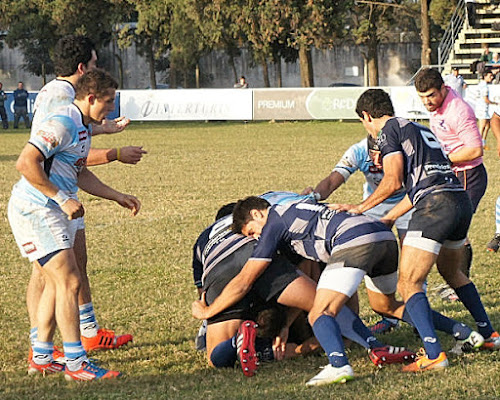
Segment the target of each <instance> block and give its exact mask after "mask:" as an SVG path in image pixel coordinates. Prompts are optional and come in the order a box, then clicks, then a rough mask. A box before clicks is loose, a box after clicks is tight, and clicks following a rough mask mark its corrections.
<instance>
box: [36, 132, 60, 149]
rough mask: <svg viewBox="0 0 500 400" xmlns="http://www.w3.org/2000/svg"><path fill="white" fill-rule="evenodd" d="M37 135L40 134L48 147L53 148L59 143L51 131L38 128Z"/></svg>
mask: <svg viewBox="0 0 500 400" xmlns="http://www.w3.org/2000/svg"><path fill="white" fill-rule="evenodd" d="M37 136H40V137H41V138H42V140H43V141H44V142H45V143H46V144H47V147H48V148H49V149H54V148H56V147H57V146H58V145H59V141H58V140H57V138H56V135H54V134H53V133H51V132H45V131H42V130H40V131H38V132H37Z"/></svg>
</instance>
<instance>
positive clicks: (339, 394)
mask: <svg viewBox="0 0 500 400" xmlns="http://www.w3.org/2000/svg"><path fill="white" fill-rule="evenodd" d="M362 137H364V132H363V130H362V126H361V124H359V123H340V122H300V123H273V124H271V123H248V124H243V123H222V122H221V123H199V124H198V123H197V124H195V123H161V124H160V123H158V124H153V123H149V124H148V123H144V124H140V123H134V124H132V126H131V127H130V128H129V129H127V131H126V132H124V133H122V134H120V135H114V136H101V137H96V138H95V140H94V143H93V144H94V146H95V147H116V146H119V145H126V144H135V145H144V147H145V149H146V150H147V151H148V152H149V154H147V155H146V156H145V158H144V159H143V161H141V162H140V163H139V164H138V165H136V166H127V165H123V164H117V163H112V164H110V165H108V166H99V167H94V168H93V171H94V172H95V173H96V174H97V175H98V176H99V177H100V178H101V179H102V180H103V181H104V182H106V183H109V184H110V185H111V186H113V187H115V188H117V189H118V190H121V191H124V192H128V193H132V194H135V195H137V197H139V198H140V199H141V201H142V207H143V208H142V210H141V212H140V213H139V215H137V216H136V217H134V218H132V217H130V216H129V214H128V212H127V211H125V210H123V209H121V208H120V207H119V206H118V205H116V204H114V203H111V202H109V201H105V200H101V199H97V198H95V197H92V196H89V195H86V194H82V195H81V200H82V201H83V203H84V205H85V208H86V226H87V230H86V232H87V241H88V249H89V267H88V269H89V275H90V280H91V284H92V289H93V300H94V304H95V306H96V313H97V318H98V320H99V322H100V324H101V326H103V327H106V328H111V329H115V330H116V331H118V332H119V333H120V332H124V333H125V332H130V333H133V334H134V338H135V341H134V344H133V345H132V346H129V347H127V348H124V349H120V350H114V351H108V352H101V353H94V354H92V356H93V357H95V358H97V359H98V360H100V361H101V363H102V365H103V366H105V367H110V368H114V369H118V370H120V371H122V372H123V373H124V377H123V379H120V380H117V381H109V382H96V383H84V384H78V383H67V382H66V381H65V380H64V378H63V377H62V376H49V377H47V378H42V377H31V376H28V375H27V373H26V370H27V368H26V366H27V364H26V359H27V354H28V343H29V340H28V332H29V324H28V318H27V312H26V307H25V299H24V298H25V289H26V285H27V282H28V278H29V274H30V266H29V263H28V261H27V260H26V259H22V258H21V257H20V255H19V251H18V249H17V247H16V245H15V243H14V239H13V237H12V234H11V231H10V227H9V224H8V221H7V215H6V207H7V202H8V200H9V197H10V190H11V187H12V185H13V184H14V183H15V182H16V181H17V180H18V179H19V175H18V173H17V171H16V170H15V167H14V165H15V161H16V159H17V156H18V154H19V153H20V151H21V148H22V147H23V146H24V144H25V142H26V140H27V138H28V132H27V131H26V130H20V131H13V130H9V131H6V133H4V131H2V132H0V144H1V146H0V243H1V255H2V257H1V261H0V296H1V297H0V301H1V302H0V399H34V398H36V399H69V398H78V399H124V398H133V399H207V400H208V399H221V398H224V399H263V398H265V399H331V398H337V399H367V398H372V399H384V400H395V399H423V398H434V399H495V398H500V383H499V382H500V381H499V377H500V353H498V352H481V353H475V354H468V355H465V356H462V357H459V358H454V359H452V360H451V367H450V368H449V369H447V370H446V371H443V372H438V373H429V374H425V375H420V376H408V375H404V374H402V373H401V372H399V367H398V366H389V367H385V368H383V369H380V370H379V369H377V368H376V367H375V366H374V365H373V364H372V363H371V362H370V361H369V359H368V357H367V355H366V352H365V351H363V350H361V349H360V348H352V349H351V350H350V351H349V357H350V361H351V364H352V366H353V368H354V371H355V373H356V377H357V379H356V380H355V381H353V382H351V383H348V384H346V385H342V386H330V387H322V388H314V389H310V388H306V387H305V385H304V383H305V382H306V381H307V380H308V379H309V378H311V377H312V376H313V375H315V374H316V373H317V372H318V371H319V367H320V366H322V365H325V364H326V363H327V360H326V357H324V356H311V357H308V358H305V359H300V360H292V361H285V362H281V363H274V364H267V365H265V366H263V367H262V368H261V369H260V370H259V372H258V374H257V375H256V376H255V377H253V378H245V377H244V376H243V374H242V373H241V370H239V369H235V370H214V369H210V368H208V367H207V364H206V362H205V359H204V354H202V353H198V352H196V351H195V350H194V343H193V338H194V336H195V333H196V331H197V329H198V326H199V323H198V321H195V320H194V319H193V318H192V317H191V312H190V307H191V302H192V300H193V299H194V298H195V296H196V291H195V288H194V286H193V283H192V274H191V252H192V245H193V243H194V241H195V240H196V238H197V236H198V234H199V233H200V232H201V231H202V230H203V229H204V228H205V227H206V226H207V225H208V224H210V223H211V221H212V220H213V216H214V214H215V212H216V210H217V209H218V208H219V206H221V205H222V204H224V203H227V202H229V201H234V200H237V199H239V198H241V197H244V196H247V195H250V194H258V193H262V192H265V191H268V190H292V191H300V190H302V189H303V188H304V187H306V186H308V185H315V184H316V183H317V182H318V181H319V180H320V179H321V178H323V177H324V176H326V175H327V174H328V173H329V172H330V170H331V168H332V167H333V166H334V165H335V163H336V161H337V160H338V159H339V157H340V156H341V155H342V154H343V152H344V151H345V150H346V149H347V148H348V147H349V146H350V145H351V144H353V143H355V142H356V141H358V140H360V139H361V138H362ZM492 140H493V139H492ZM490 145H491V146H490V147H492V148H494V145H493V143H490ZM485 163H486V166H487V168H488V172H489V188H488V191H487V193H486V195H485V197H484V198H483V200H482V203H481V205H480V208H479V210H478V212H477V214H476V216H475V219H474V221H473V225H472V228H471V231H470V237H471V240H472V243H473V247H474V249H475V258H474V266H473V272H472V276H473V278H474V279H475V282H476V284H477V286H478V288H479V290H480V292H481V293H482V297H483V301H484V304H485V306H486V308H487V310H488V312H489V314H490V317H491V318H492V320H493V323H494V325H495V326H496V327H497V329H500V305H499V304H498V302H499V300H498V293H499V289H500V277H499V268H498V267H499V257H500V255H498V254H491V253H487V252H486V251H485V245H486V243H487V242H488V241H489V240H490V238H491V237H492V235H493V233H494V204H495V200H496V197H497V196H498V194H499V193H500V179H499V178H500V172H499V168H498V166H499V165H500V164H499V161H498V157H497V155H496V152H495V151H494V150H490V151H487V152H486V155H485ZM362 182H363V177H362V175H361V174H356V175H355V176H353V177H352V178H351V180H350V181H349V182H348V184H347V185H344V186H343V187H342V188H340V190H339V191H338V192H337V193H335V194H334V195H333V196H332V197H331V199H330V200H332V201H342V202H355V201H359V200H360V197H361V185H362ZM440 282H441V281H440V278H439V277H438V276H437V273H436V272H435V271H434V272H433V273H432V275H431V277H430V287H432V286H435V285H436V284H437V283H440ZM361 300H362V305H361V315H362V317H363V318H364V320H365V321H366V322H367V323H373V322H374V321H375V320H376V319H377V316H376V315H374V314H373V313H372V312H370V311H369V309H368V307H367V306H366V297H365V295H364V294H361ZM430 300H431V304H432V305H433V307H434V308H436V309H437V310H439V311H441V312H444V313H445V314H447V315H448V316H451V317H455V318H457V319H460V320H463V321H464V322H467V323H469V324H472V323H473V321H472V319H471V317H470V316H469V315H468V314H467V313H466V312H465V311H464V309H463V307H462V306H461V305H460V304H455V303H453V304H452V303H444V302H443V301H441V300H440V299H439V298H436V297H432V296H431V298H430ZM440 337H441V338H442V344H443V347H444V348H445V349H446V350H448V349H450V348H451V347H452V346H453V343H452V339H450V338H449V337H446V336H442V335H441V336H440ZM383 339H384V340H385V341H387V342H388V343H390V344H394V345H406V346H408V347H410V348H413V349H417V348H418V347H419V346H420V343H419V340H417V339H416V338H415V336H414V334H413V331H412V330H411V329H410V328H409V327H408V326H405V327H403V328H401V329H399V330H397V331H395V332H393V333H390V334H388V335H386V336H385V337H383ZM57 342H60V339H59V338H58V339H57ZM56 344H57V343H56Z"/></svg>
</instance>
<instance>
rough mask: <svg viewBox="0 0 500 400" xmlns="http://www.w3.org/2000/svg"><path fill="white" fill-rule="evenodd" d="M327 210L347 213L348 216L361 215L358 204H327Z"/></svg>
mask: <svg viewBox="0 0 500 400" xmlns="http://www.w3.org/2000/svg"><path fill="white" fill-rule="evenodd" d="M328 208H330V209H332V210H336V211H347V212H349V213H350V214H361V210H360V208H359V205H358V204H337V203H334V204H328Z"/></svg>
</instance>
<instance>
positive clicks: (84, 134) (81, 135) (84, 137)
mask: <svg viewBox="0 0 500 400" xmlns="http://www.w3.org/2000/svg"><path fill="white" fill-rule="evenodd" d="M87 136H88V131H87V130H86V129H85V130H83V131H80V132H78V138H79V139H80V142H81V141H82V140H87Z"/></svg>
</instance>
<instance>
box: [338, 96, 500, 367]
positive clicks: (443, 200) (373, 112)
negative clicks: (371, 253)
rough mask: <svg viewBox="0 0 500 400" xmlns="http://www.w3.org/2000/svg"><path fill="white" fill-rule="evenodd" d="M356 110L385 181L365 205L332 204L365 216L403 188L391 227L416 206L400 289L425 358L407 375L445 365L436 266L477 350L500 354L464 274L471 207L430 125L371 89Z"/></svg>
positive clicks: (498, 340) (405, 247)
mask: <svg viewBox="0 0 500 400" xmlns="http://www.w3.org/2000/svg"><path fill="white" fill-rule="evenodd" d="M356 112H357V114H358V115H359V117H360V120H361V121H362V123H363V126H364V127H365V129H366V131H367V132H368V134H369V135H370V136H372V137H373V138H375V139H377V144H378V145H379V147H380V150H381V154H382V160H383V168H384V178H383V179H382V181H381V182H380V185H379V186H378V188H377V189H376V190H375V192H374V193H373V194H372V195H371V196H370V197H368V198H367V199H366V200H365V201H363V202H362V203H361V204H358V205H353V204H337V205H332V207H333V208H335V209H336V210H344V211H349V212H350V213H353V214H361V213H363V212H365V211H366V210H369V209H370V208H372V207H374V206H376V205H377V204H380V203H381V202H382V201H384V200H385V199H387V198H388V197H389V196H391V195H392V194H393V193H394V192H395V191H396V190H398V189H399V188H400V187H401V185H402V184H403V183H404V185H405V188H406V190H407V195H406V197H405V198H404V199H403V200H402V201H401V202H400V203H399V204H398V205H396V206H395V207H394V208H393V209H392V210H391V211H390V212H389V214H387V215H386V216H385V218H384V222H386V223H387V224H388V225H391V224H392V223H393V222H394V221H395V220H396V218H397V217H399V216H400V215H402V214H404V213H405V212H407V211H408V210H410V209H411V208H412V207H414V208H415V211H414V213H413V215H412V217H411V220H410V224H409V227H408V232H407V234H406V237H405V239H404V241H403V248H402V252H401V258H400V268H399V281H398V291H399V293H400V294H401V296H402V297H403V300H404V302H405V305H406V307H405V310H407V311H408V314H409V315H410V317H411V320H412V321H413V322H414V324H415V326H416V328H417V330H418V332H419V334H420V337H421V339H422V341H423V343H424V347H425V352H426V354H424V355H422V356H421V357H419V358H418V359H417V360H416V361H415V362H414V363H412V364H410V365H408V366H406V367H403V370H404V371H408V372H417V371H426V370H432V369H441V368H446V367H447V366H448V359H447V357H446V354H445V353H444V352H443V351H442V349H441V345H440V343H439V339H438V338H437V335H436V333H435V329H434V326H433V323H432V311H431V309H430V305H429V302H428V300H427V297H426V296H425V293H424V292H423V290H422V284H423V283H424V282H425V280H426V278H427V275H428V273H429V271H430V269H431V267H432V265H433V264H434V263H435V262H437V266H438V271H439V273H440V274H441V275H442V276H443V278H444V279H445V281H446V282H447V283H448V284H449V285H450V286H451V287H452V288H453V289H454V290H455V292H456V294H457V296H458V297H459V299H460V300H461V301H462V303H463V304H464V305H465V307H466V308H467V309H468V310H469V312H470V313H471V315H472V317H473V318H474V320H475V321H476V324H477V328H478V331H479V333H480V334H481V335H482V337H483V338H485V339H483V340H481V339H482V338H480V337H477V340H475V343H473V347H475V348H479V347H483V348H488V349H497V348H499V347H500V336H499V335H498V333H497V332H496V331H495V330H494V329H493V327H492V325H491V322H490V320H489V318H488V315H487V314H486V311H485V309H484V307H483V304H482V303H481V299H480V297H479V294H478V292H477V290H476V287H475V286H474V284H473V283H472V282H471V281H470V279H469V278H468V277H467V276H466V275H465V274H464V273H463V272H462V270H461V269H460V265H461V264H460V263H461V262H462V261H463V260H462V257H463V252H462V247H463V244H464V242H465V239H466V236H467V231H468V229H469V225H470V221H471V218H472V204H471V201H470V198H469V196H468V195H467V193H466V192H465V190H464V188H463V186H462V184H461V183H460V181H459V180H458V178H457V177H456V176H455V174H454V173H453V171H452V169H451V166H450V163H449V161H448V159H447V157H446V155H445V154H444V152H443V150H442V148H441V146H440V144H439V142H438V141H437V139H436V137H435V136H434V134H433V133H432V132H431V131H430V130H429V129H428V128H426V127H424V126H422V125H418V124H415V123H412V122H410V121H408V120H405V119H402V118H395V117H394V109H393V106H392V102H391V99H390V97H389V95H388V94H387V93H386V92H384V91H383V90H381V89H370V90H367V91H366V92H364V93H363V94H362V95H361V97H360V98H359V99H358V102H357V105H356Z"/></svg>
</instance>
